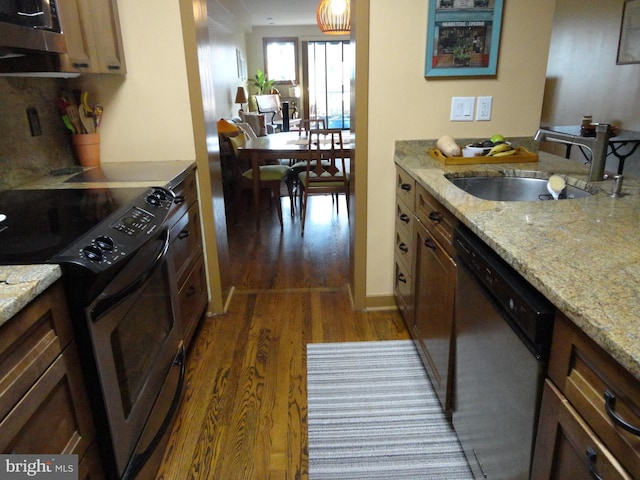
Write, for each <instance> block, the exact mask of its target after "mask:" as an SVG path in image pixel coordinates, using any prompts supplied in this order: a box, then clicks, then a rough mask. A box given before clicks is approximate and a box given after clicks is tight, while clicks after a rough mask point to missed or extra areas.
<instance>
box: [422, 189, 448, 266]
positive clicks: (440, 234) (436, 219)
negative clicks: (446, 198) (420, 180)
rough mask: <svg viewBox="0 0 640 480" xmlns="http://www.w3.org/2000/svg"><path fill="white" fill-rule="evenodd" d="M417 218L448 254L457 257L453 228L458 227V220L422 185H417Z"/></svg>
mask: <svg viewBox="0 0 640 480" xmlns="http://www.w3.org/2000/svg"><path fill="white" fill-rule="evenodd" d="M416 216H417V217H418V220H420V222H421V223H422V224H423V225H424V226H425V227H427V228H428V229H429V232H431V234H432V235H433V237H434V238H435V239H436V240H437V241H438V242H439V243H440V244H441V245H442V247H443V248H444V249H445V250H446V251H447V253H449V255H451V256H452V257H453V256H455V249H454V248H453V228H454V227H455V226H456V225H457V223H458V219H457V218H456V217H455V216H454V215H453V214H452V213H451V212H449V210H447V209H446V208H445V207H444V206H443V205H442V204H441V203H440V202H439V201H438V200H436V199H435V198H434V197H433V195H431V194H430V193H429V192H427V190H426V189H425V188H424V187H423V186H422V185H416Z"/></svg>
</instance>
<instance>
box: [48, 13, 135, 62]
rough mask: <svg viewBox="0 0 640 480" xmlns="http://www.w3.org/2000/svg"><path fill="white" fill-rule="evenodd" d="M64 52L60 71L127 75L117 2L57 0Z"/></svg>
mask: <svg viewBox="0 0 640 480" xmlns="http://www.w3.org/2000/svg"><path fill="white" fill-rule="evenodd" d="M58 7H59V9H60V20H61V23H62V29H63V31H64V35H65V40H66V42H67V53H66V54H62V55H60V69H61V70H62V71H64V72H78V73H116V74H125V73H127V71H126V70H127V69H126V65H125V61H124V50H123V46H122V34H121V31H120V20H119V17H118V5H117V2H116V0H59V2H58Z"/></svg>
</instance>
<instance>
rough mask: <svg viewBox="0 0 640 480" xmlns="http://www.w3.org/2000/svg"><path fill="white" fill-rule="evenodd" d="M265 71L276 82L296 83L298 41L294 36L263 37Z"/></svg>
mask: <svg viewBox="0 0 640 480" xmlns="http://www.w3.org/2000/svg"><path fill="white" fill-rule="evenodd" d="M263 45H264V61H265V73H266V75H267V78H268V79H269V80H274V81H276V82H278V83H280V82H283V83H284V82H286V83H291V82H294V83H296V84H297V83H298V41H297V40H296V39H295V38H265V39H263Z"/></svg>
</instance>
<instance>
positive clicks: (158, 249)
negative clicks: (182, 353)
mask: <svg viewBox="0 0 640 480" xmlns="http://www.w3.org/2000/svg"><path fill="white" fill-rule="evenodd" d="M169 243H170V239H169V230H168V228H165V229H163V230H161V231H160V232H158V233H157V234H156V235H155V238H153V239H150V240H149V241H148V242H146V244H145V245H144V246H143V247H142V248H141V249H140V250H139V251H138V252H137V253H136V254H135V255H134V256H133V257H132V258H131V259H129V260H128V262H127V264H126V266H124V267H123V269H122V270H121V271H120V272H119V273H118V274H117V275H116V276H115V277H114V279H113V280H112V281H111V282H110V283H109V285H108V286H107V287H106V288H105V289H104V291H103V292H102V293H101V294H100V295H98V297H97V298H96V299H95V300H94V301H93V302H92V303H91V304H90V305H89V307H88V308H87V309H86V310H85V312H86V318H87V322H88V327H89V333H90V337H91V342H92V344H93V351H94V356H95V361H96V366H97V372H98V377H99V382H100V387H101V390H102V393H103V402H104V407H105V413H106V420H107V422H108V424H109V430H110V434H111V446H112V450H113V456H114V460H115V464H116V468H117V474H118V478H120V477H121V476H122V474H123V472H124V470H125V468H126V467H127V464H128V463H129V461H130V460H131V457H132V454H133V452H134V450H135V448H136V444H137V443H138V440H139V439H140V436H141V434H142V431H143V429H144V428H145V424H146V423H147V420H148V418H149V415H150V413H151V411H152V410H153V407H154V404H155V403H156V400H157V399H158V397H159V394H160V392H161V390H163V385H164V384H165V381H166V380H167V378H168V377H171V376H173V375H172V372H170V370H172V367H175V366H176V364H177V363H178V362H176V352H178V351H179V349H180V342H181V339H182V332H181V331H180V327H179V322H177V321H176V312H175V311H174V309H175V306H176V305H177V302H176V299H177V292H176V287H175V283H174V281H173V280H172V279H173V277H174V273H173V271H172V265H173V262H171V261H170V259H169V255H170V250H169ZM180 367H182V366H180ZM173 370H175V368H173ZM181 370H182V371H183V370H184V369H183V368H181ZM172 383H173V385H174V387H173V388H174V389H175V390H176V392H175V393H174V392H172V393H171V394H170V395H169V397H171V398H173V399H174V402H173V403H176V402H177V401H179V398H180V392H179V389H181V385H182V381H179V382H172ZM163 396H166V392H163ZM174 410H175V408H171V409H169V412H170V414H171V413H172V411H174ZM162 423H164V422H162ZM165 428H166V427H165ZM145 435H146V433H145ZM159 435H160V434H159ZM138 448H139V447H138Z"/></svg>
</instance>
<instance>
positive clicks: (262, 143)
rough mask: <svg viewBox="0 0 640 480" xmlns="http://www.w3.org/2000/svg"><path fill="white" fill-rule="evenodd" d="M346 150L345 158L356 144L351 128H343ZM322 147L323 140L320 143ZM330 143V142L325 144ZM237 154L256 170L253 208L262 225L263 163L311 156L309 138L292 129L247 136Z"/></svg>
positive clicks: (327, 145) (258, 223)
mask: <svg viewBox="0 0 640 480" xmlns="http://www.w3.org/2000/svg"><path fill="white" fill-rule="evenodd" d="M342 141H343V145H342V148H343V151H344V155H345V157H346V158H350V157H351V154H352V151H353V148H354V146H355V136H354V135H353V133H351V132H349V131H348V130H343V132H342ZM320 147H321V148H323V144H322V143H321V145H320ZM329 147H330V145H329V144H328V143H327V144H326V148H327V149H329ZM238 156H239V157H241V158H246V159H249V160H250V161H251V168H252V170H253V208H254V212H255V217H256V228H257V229H259V228H260V215H258V209H259V205H260V166H261V165H264V164H268V163H274V162H276V161H280V160H281V159H288V160H290V161H300V160H305V159H307V158H308V156H309V139H308V137H307V135H306V134H305V133H304V132H302V133H301V132H300V131H299V130H291V131H289V132H279V133H272V134H269V135H266V136H262V137H256V138H252V139H249V140H247V143H246V144H245V146H244V147H239V148H238Z"/></svg>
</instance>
